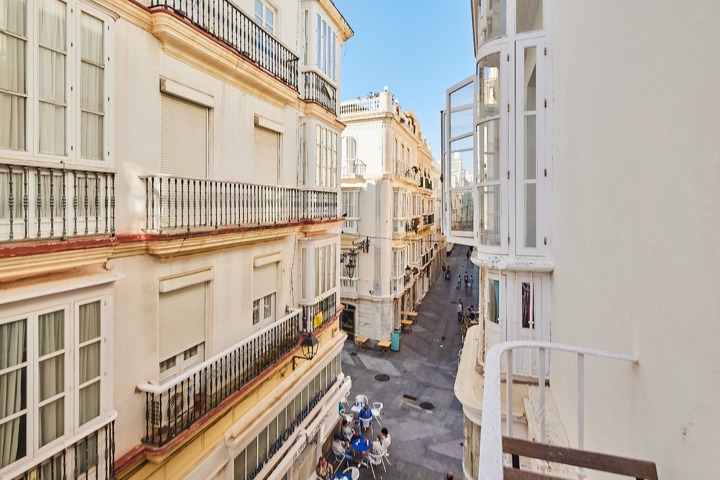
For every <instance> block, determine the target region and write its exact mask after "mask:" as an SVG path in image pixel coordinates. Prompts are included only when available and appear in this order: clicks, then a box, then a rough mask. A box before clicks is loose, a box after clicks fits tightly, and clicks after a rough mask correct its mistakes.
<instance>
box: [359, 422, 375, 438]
mask: <svg viewBox="0 0 720 480" xmlns="http://www.w3.org/2000/svg"><path fill="white" fill-rule="evenodd" d="M360 427H361V428H362V429H363V431H365V430H367V429H368V428H369V429H370V433H371V434H372V432H373V429H372V418H361V419H360Z"/></svg>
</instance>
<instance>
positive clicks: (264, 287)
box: [253, 262, 278, 300]
mask: <svg viewBox="0 0 720 480" xmlns="http://www.w3.org/2000/svg"><path fill="white" fill-rule="evenodd" d="M277 266H278V262H273V263H271V264H269V265H264V266H262V267H256V268H255V269H253V299H256V300H257V299H258V298H262V297H264V296H265V295H270V294H271V293H275V292H277V290H278V289H277Z"/></svg>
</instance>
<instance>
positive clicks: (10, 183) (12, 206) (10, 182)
mask: <svg viewBox="0 0 720 480" xmlns="http://www.w3.org/2000/svg"><path fill="white" fill-rule="evenodd" d="M8 186H9V188H10V191H9V192H8V206H9V208H10V211H9V212H8V213H9V219H8V220H9V227H10V231H9V238H10V240H12V239H13V217H14V214H15V196H14V195H13V191H14V186H13V168H12V165H10V166H8Z"/></svg>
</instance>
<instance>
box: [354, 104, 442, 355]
mask: <svg viewBox="0 0 720 480" xmlns="http://www.w3.org/2000/svg"><path fill="white" fill-rule="evenodd" d="M340 114H341V115H340V119H341V121H342V122H343V123H345V124H346V128H345V130H344V131H343V136H342V202H341V210H342V212H343V215H345V222H344V224H343V227H342V232H343V235H342V254H341V262H342V265H341V266H340V270H341V273H340V282H341V289H340V294H341V298H342V302H343V304H344V306H345V310H344V312H343V328H344V329H345V330H346V331H347V332H348V333H350V334H354V335H357V336H362V337H367V338H368V339H370V340H371V341H372V342H378V341H382V340H390V339H391V334H392V332H393V331H394V330H396V331H399V330H400V326H401V324H400V322H401V319H404V318H409V317H407V316H406V315H405V313H406V312H409V311H412V310H413V308H414V307H415V306H416V305H417V304H418V303H419V302H420V301H421V300H422V298H423V297H424V296H425V294H426V293H427V291H428V288H429V287H430V283H431V281H432V280H433V279H434V278H435V277H436V276H437V274H438V272H439V271H440V267H441V265H442V261H443V259H444V246H445V242H444V239H443V236H442V235H441V233H440V217H439V214H440V202H439V195H440V169H439V165H438V164H437V163H435V161H434V160H433V158H432V153H431V151H430V146H429V145H428V144H427V142H426V141H425V140H424V139H423V138H422V135H421V132H420V125H419V124H418V122H417V120H416V119H415V118H414V116H413V115H412V112H409V111H404V110H402V108H401V107H400V104H398V103H397V102H396V101H395V100H394V99H393V96H392V94H391V93H390V92H388V91H387V90H386V91H384V92H380V93H378V94H375V95H370V96H368V97H366V98H361V99H357V100H348V101H343V102H342V104H341V110H340Z"/></svg>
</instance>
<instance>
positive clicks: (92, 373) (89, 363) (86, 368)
mask: <svg viewBox="0 0 720 480" xmlns="http://www.w3.org/2000/svg"><path fill="white" fill-rule="evenodd" d="M79 369H80V373H79V376H80V379H79V382H80V383H85V382H88V381H90V380H92V379H93V378H97V377H99V376H100V342H95V343H91V344H89V345H86V346H84V347H80V358H79Z"/></svg>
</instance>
